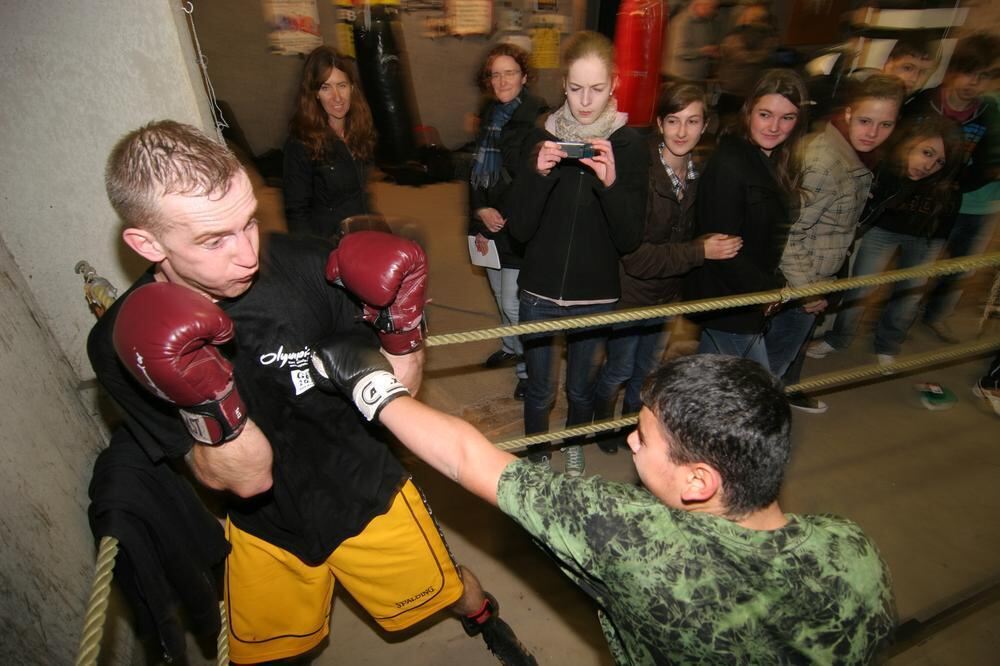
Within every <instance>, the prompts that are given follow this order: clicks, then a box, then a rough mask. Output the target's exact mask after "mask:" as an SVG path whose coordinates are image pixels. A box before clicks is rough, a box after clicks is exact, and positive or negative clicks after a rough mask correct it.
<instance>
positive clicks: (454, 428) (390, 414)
mask: <svg viewBox="0 0 1000 666" xmlns="http://www.w3.org/2000/svg"><path fill="white" fill-rule="evenodd" d="M379 421H381V422H382V425H384V426H385V427H387V428H388V429H389V430H390V431H392V433H393V434H394V435H395V436H396V437H397V438H398V439H399V441H401V442H402V443H403V444H404V445H405V446H406V448H408V449H410V450H411V451H413V453H415V454H416V455H417V457H418V458H420V459H421V460H423V461H424V462H426V463H427V464H428V465H430V466H431V467H433V468H434V469H436V470H437V471H439V472H441V473H442V474H444V475H446V476H448V477H449V478H450V479H452V480H453V481H457V482H458V483H459V484H460V485H461V486H462V487H463V488H465V489H466V490H468V491H470V492H472V493H473V494H475V495H478V496H479V497H482V498H483V499H484V500H486V501H487V502H489V503H490V504H496V503H497V483H498V482H499V480H500V474H501V473H502V472H503V470H504V469H505V468H506V467H507V465H509V464H510V463H511V462H513V461H514V460H515V457H514V456H513V455H511V454H510V453H507V452H506V451H501V450H499V449H497V448H496V447H495V446H493V444H491V443H490V441H489V440H488V439H486V438H485V437H484V436H483V435H482V433H480V432H479V431H478V430H476V429H475V428H474V427H473V426H472V424H470V423H468V422H466V421H463V420H462V419H460V418H457V417H455V416H450V415H448V414H445V413H443V412H439V411H437V410H436V409H433V408H431V407H428V406H427V405H424V404H422V403H420V402H417V401H416V400H414V399H413V398H411V397H409V396H402V397H400V398H399V399H398V400H393V401H392V402H390V403H388V404H386V405H385V407H384V408H383V409H382V411H381V412H380V413H379Z"/></svg>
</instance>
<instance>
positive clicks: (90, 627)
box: [73, 261, 229, 666]
mask: <svg viewBox="0 0 1000 666" xmlns="http://www.w3.org/2000/svg"><path fill="white" fill-rule="evenodd" d="M73 270H74V272H76V273H78V274H80V275H82V276H83V297H84V298H85V299H86V301H87V305H88V306H89V307H90V310H91V312H93V313H94V315H95V316H97V317H100V316H102V315H103V314H104V313H105V312H106V311H107V309H108V308H110V307H111V305H112V304H113V303H114V302H115V299H116V298H118V290H117V289H115V287H114V286H113V285H112V284H111V283H110V282H108V281H107V280H106V279H105V278H103V277H101V276H99V275H98V274H97V271H95V270H94V267H93V266H91V265H90V264H89V263H88V262H86V261H78V262H77V264H76V266H74V268H73ZM117 556H118V539H116V538H115V537H113V536H104V537H101V541H100V544H99V545H98V547H97V564H96V566H95V571H94V582H93V583H92V584H91V586H90V600H89V601H88V602H87V612H86V613H85V614H84V616H83V631H82V632H81V636H80V648H79V650H78V651H77V656H76V662H75V664H76V666H96V664H97V657H98V655H99V654H100V652H101V639H102V638H103V637H104V625H105V623H106V616H107V612H108V597H109V596H110V594H111V580H112V579H113V578H114V572H113V569H114V566H115V558H116V557H117ZM219 613H220V615H221V616H222V624H221V626H220V629H219V636H218V638H217V639H216V655H217V662H216V663H218V664H219V666H225V665H226V664H228V663H229V631H228V628H229V621H228V619H227V617H226V602H225V601H220V602H219Z"/></svg>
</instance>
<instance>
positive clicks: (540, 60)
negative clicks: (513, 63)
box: [531, 27, 559, 69]
mask: <svg viewBox="0 0 1000 666" xmlns="http://www.w3.org/2000/svg"><path fill="white" fill-rule="evenodd" d="M531 67H532V69H556V68H557V67H559V29H558V28H551V27H541V28H532V29H531Z"/></svg>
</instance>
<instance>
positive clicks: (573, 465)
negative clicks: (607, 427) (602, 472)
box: [561, 444, 587, 477]
mask: <svg viewBox="0 0 1000 666" xmlns="http://www.w3.org/2000/svg"><path fill="white" fill-rule="evenodd" d="M561 450H562V452H563V455H564V456H566V476H572V477H577V476H583V470H584V469H586V467H587V461H586V460H584V457H583V447H582V446H580V445H579V444H571V445H570V446H564V447H562V449H561Z"/></svg>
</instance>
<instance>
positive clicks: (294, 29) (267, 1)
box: [261, 0, 322, 55]
mask: <svg viewBox="0 0 1000 666" xmlns="http://www.w3.org/2000/svg"><path fill="white" fill-rule="evenodd" d="M261 2H262V8H263V10H264V21H265V22H266V24H267V31H268V43H269V45H270V47H271V53H274V54H277V55H298V54H300V53H309V52H310V51H312V50H313V49H314V48H316V47H317V46H319V45H320V44H321V43H322V39H321V38H320V36H319V14H318V13H317V11H316V0H261Z"/></svg>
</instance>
